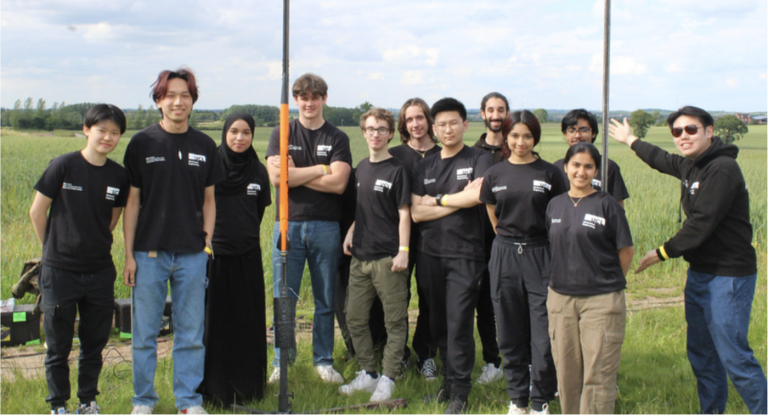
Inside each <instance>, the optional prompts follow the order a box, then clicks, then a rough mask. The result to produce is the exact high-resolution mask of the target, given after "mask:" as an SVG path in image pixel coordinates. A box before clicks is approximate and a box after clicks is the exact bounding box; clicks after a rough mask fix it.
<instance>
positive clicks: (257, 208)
mask: <svg viewBox="0 0 768 416" xmlns="http://www.w3.org/2000/svg"><path fill="white" fill-rule="evenodd" d="M251 163H258V169H257V170H256V171H255V172H254V173H253V176H252V177H251V179H250V181H249V182H248V185H247V186H245V187H244V188H243V189H241V190H240V191H238V192H237V193H224V192H219V187H218V186H217V187H216V228H215V229H214V230H213V253H214V255H219V254H221V255H225V256H237V255H240V254H243V253H247V252H249V251H251V250H253V249H255V248H258V247H259V244H260V235H261V234H260V233H259V229H260V228H261V218H260V216H259V215H260V214H262V213H263V212H264V211H263V210H264V208H266V207H268V206H269V205H270V204H271V203H272V196H271V195H270V193H269V192H270V189H269V175H268V174H267V168H266V167H265V166H264V165H263V164H262V163H261V162H259V161H257V160H253V161H252V162H251Z"/></svg>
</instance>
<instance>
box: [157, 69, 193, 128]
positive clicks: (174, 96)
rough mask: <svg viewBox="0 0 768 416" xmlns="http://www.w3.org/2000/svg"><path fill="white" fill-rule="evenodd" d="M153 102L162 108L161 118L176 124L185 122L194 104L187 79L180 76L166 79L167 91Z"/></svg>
mask: <svg viewBox="0 0 768 416" xmlns="http://www.w3.org/2000/svg"><path fill="white" fill-rule="evenodd" d="M155 104H157V108H159V109H160V110H162V112H163V120H168V121H170V122H172V123H177V124H183V123H186V122H187V119H188V118H189V113H191V112H192V105H193V104H194V103H193V100H192V94H191V93H190V92H189V86H188V85H187V81H185V80H183V79H181V78H174V79H172V80H170V81H168V92H166V94H165V97H163V98H161V99H159V100H157V101H156V103H155Z"/></svg>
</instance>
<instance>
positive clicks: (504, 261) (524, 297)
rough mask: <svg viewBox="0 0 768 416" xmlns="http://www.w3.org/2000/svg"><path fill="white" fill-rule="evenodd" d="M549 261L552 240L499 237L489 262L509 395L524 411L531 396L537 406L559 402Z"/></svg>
mask: <svg viewBox="0 0 768 416" xmlns="http://www.w3.org/2000/svg"><path fill="white" fill-rule="evenodd" d="M549 261H550V251H549V242H548V241H547V240H538V241H524V240H512V239H509V238H504V237H502V236H497V237H496V240H495V241H494V242H493V248H492V251H491V261H490V263H489V264H488V268H489V271H490V274H491V298H492V299H493V306H494V309H495V311H496V319H497V321H498V325H499V349H500V350H501V355H502V357H503V358H504V375H505V376H506V378H507V394H509V398H510V400H513V401H515V402H516V404H517V405H518V406H519V407H528V399H529V397H530V398H531V399H532V401H534V402H537V403H546V402H549V401H551V400H554V398H555V392H556V391H557V374H556V373H555V363H554V361H553V359H552V350H551V347H550V342H549V319H548V316H547V286H548V285H549ZM528 364H530V365H531V370H530V372H529V370H528ZM531 382H532V383H533V388H532V389H530V390H529V383H531Z"/></svg>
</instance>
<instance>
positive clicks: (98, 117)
mask: <svg viewBox="0 0 768 416" xmlns="http://www.w3.org/2000/svg"><path fill="white" fill-rule="evenodd" d="M105 120H112V121H113V122H114V123H115V124H117V126H118V127H120V134H123V133H125V128H126V125H125V114H123V110H121V109H119V108H117V107H116V106H114V105H112V104H96V105H94V106H93V107H91V108H90V109H89V110H88V112H87V113H85V121H84V122H83V125H84V126H85V127H87V128H89V129H90V128H91V127H93V126H94V125H96V124H98V123H100V122H102V121H105Z"/></svg>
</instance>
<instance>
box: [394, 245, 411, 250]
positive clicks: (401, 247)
mask: <svg viewBox="0 0 768 416" xmlns="http://www.w3.org/2000/svg"><path fill="white" fill-rule="evenodd" d="M397 250H398V251H411V250H410V249H409V248H408V246H400V247H398V248H397Z"/></svg>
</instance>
